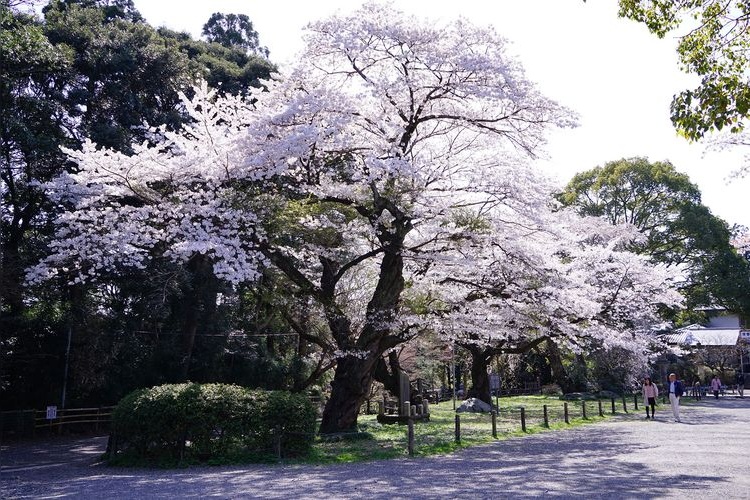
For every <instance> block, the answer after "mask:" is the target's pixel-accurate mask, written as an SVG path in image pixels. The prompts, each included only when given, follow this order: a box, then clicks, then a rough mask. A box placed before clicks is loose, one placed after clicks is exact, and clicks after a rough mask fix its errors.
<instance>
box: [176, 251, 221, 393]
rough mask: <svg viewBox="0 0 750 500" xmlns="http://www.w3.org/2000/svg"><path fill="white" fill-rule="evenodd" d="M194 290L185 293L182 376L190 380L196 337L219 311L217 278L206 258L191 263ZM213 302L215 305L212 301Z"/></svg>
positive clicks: (183, 304) (198, 256)
mask: <svg viewBox="0 0 750 500" xmlns="http://www.w3.org/2000/svg"><path fill="white" fill-rule="evenodd" d="M187 267H188V271H189V272H190V274H191V276H190V287H189V288H188V289H187V290H185V295H184V297H183V300H182V303H181V308H182V317H183V322H182V342H181V343H182V346H181V347H182V353H181V354H182V359H181V366H180V377H181V379H182V380H188V378H189V377H190V364H191V361H192V358H193V350H194V347H195V336H196V334H197V333H198V326H199V325H200V324H201V323H203V324H205V323H206V321H207V320H208V319H209V318H210V317H211V316H212V314H213V312H214V310H215V308H216V291H215V284H216V278H215V277H214V276H213V269H212V266H211V262H210V261H209V260H208V259H207V258H206V257H205V256H204V255H196V256H194V257H193V258H192V259H190V261H189V262H188V266H187ZM212 300H213V303H212V302H211V301H212Z"/></svg>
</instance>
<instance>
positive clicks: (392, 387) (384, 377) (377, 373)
mask: <svg viewBox="0 0 750 500" xmlns="http://www.w3.org/2000/svg"><path fill="white" fill-rule="evenodd" d="M400 369H401V365H400V363H399V362H398V354H396V353H395V352H394V351H391V352H389V353H388V361H387V362H386V360H385V358H384V357H382V356H381V357H380V358H378V361H377V363H376V364H375V370H374V372H373V378H374V379H375V380H376V381H377V382H380V383H381V384H383V387H384V388H385V390H386V391H388V392H390V393H391V394H393V395H397V394H398V391H399V385H398V383H399V377H398V371H399V370H400Z"/></svg>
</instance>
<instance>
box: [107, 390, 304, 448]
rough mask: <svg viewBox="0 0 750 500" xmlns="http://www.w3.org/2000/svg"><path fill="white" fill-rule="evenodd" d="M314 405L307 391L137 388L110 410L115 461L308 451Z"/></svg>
mask: <svg viewBox="0 0 750 500" xmlns="http://www.w3.org/2000/svg"><path fill="white" fill-rule="evenodd" d="M315 418H316V411H315V408H314V407H313V405H312V403H310V401H309V400H308V399H307V398H306V397H305V396H303V395H299V394H297V395H295V394H290V393H288V392H281V391H261V390H248V389H245V388H242V387H239V386H235V385H222V384H204V385H200V384H192V383H187V384H176V385H162V386H157V387H151V388H149V389H140V390H137V391H135V392H133V393H131V394H128V395H127V396H126V397H124V398H123V399H122V401H120V403H119V404H118V405H117V407H116V408H115V410H114V412H113V415H112V434H113V440H114V441H113V443H112V444H115V446H116V447H117V450H118V451H117V453H120V454H122V457H118V455H117V454H115V453H112V454H111V455H110V457H109V459H110V461H114V462H117V461H122V460H123V457H124V458H125V459H127V460H129V461H137V460H139V459H140V460H144V459H150V460H155V461H161V462H164V461H167V460H170V459H171V460H180V461H195V460H201V461H206V460H214V461H221V460H229V459H231V458H232V457H237V456H242V455H245V456H248V455H256V456H257V457H264V456H266V457H267V456H269V455H270V456H276V454H277V453H278V452H279V451H281V453H283V454H284V456H296V455H301V454H304V453H306V452H307V451H308V450H309V449H310V446H311V444H312V442H313V440H314V437H315Z"/></svg>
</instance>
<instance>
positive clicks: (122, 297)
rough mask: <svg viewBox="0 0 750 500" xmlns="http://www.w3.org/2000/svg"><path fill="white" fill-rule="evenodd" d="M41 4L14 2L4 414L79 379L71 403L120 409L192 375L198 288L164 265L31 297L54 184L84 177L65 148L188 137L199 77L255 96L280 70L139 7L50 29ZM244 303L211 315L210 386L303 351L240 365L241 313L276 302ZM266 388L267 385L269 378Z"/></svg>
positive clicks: (5, 15)
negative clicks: (229, 343)
mask: <svg viewBox="0 0 750 500" xmlns="http://www.w3.org/2000/svg"><path fill="white" fill-rule="evenodd" d="M27 4H29V5H31V2H10V3H8V2H0V23H1V24H2V29H0V281H1V285H0V401H1V403H0V406H2V407H3V408H4V409H11V408H28V407H39V406H44V405H45V404H49V403H53V402H58V403H59V402H61V401H60V397H61V389H62V387H63V386H64V385H65V384H66V382H67V381H68V380H67V379H69V381H70V384H69V386H70V387H69V389H70V390H68V392H67V399H68V401H67V402H65V403H68V404H69V403H70V402H71V401H72V402H75V404H85V403H86V402H93V403H104V404H106V403H112V402H114V401H116V400H117V399H118V398H119V397H121V396H122V395H123V394H124V393H125V392H128V391H130V390H132V389H133V388H134V387H139V386H143V385H152V384H154V383H159V382H162V381H167V380H175V379H177V378H179V377H178V374H179V373H180V370H181V366H182V363H181V362H180V361H181V360H180V359H179V356H175V354H174V353H176V352H177V353H178V352H180V351H179V349H175V345H179V342H178V340H179V336H177V335H175V330H176V329H177V328H179V323H178V322H176V321H175V320H174V318H175V317H179V316H180V315H181V314H182V312H183V310H184V308H185V307H187V306H186V305H185V304H186V303H188V304H189V302H190V301H186V300H185V297H189V296H190V287H191V284H190V280H189V279H188V278H187V277H186V272H184V271H183V270H181V269H179V268H176V267H174V266H166V265H160V266H156V267H154V268H151V269H148V270H140V271H138V272H129V273H123V274H119V275H118V276H117V277H116V279H113V280H110V281H109V282H108V283H107V286H106V287H101V288H92V287H90V286H88V285H77V286H73V285H68V284H66V283H60V284H59V286H42V287H29V286H28V284H27V283H25V273H26V269H27V268H28V267H29V266H31V265H33V264H34V263H35V262H38V261H39V259H40V258H41V257H42V256H43V255H45V254H47V253H48V251H49V249H48V245H49V243H50V242H51V238H52V235H53V227H52V221H53V220H54V219H55V218H56V217H57V216H58V214H59V210H60V208H61V207H59V206H56V205H55V204H54V203H52V202H51V201H50V199H49V198H48V196H47V195H46V193H45V192H44V190H43V189H41V188H40V183H45V182H47V181H49V180H51V179H53V178H54V177H56V176H58V175H60V174H61V173H63V172H66V171H70V170H71V169H74V168H75V166H74V165H73V164H72V163H71V162H69V161H68V160H67V158H66V155H65V154H64V153H63V151H62V150H61V149H60V148H61V147H69V148H73V149H77V148H80V146H81V143H82V141H83V140H84V138H90V139H93V140H96V141H97V142H98V143H100V144H102V145H106V146H108V147H110V148H113V149H115V150H118V151H123V152H125V153H129V152H131V151H132V150H131V144H133V143H140V142H142V141H144V140H147V139H148V137H149V134H148V130H147V128H144V127H143V124H144V122H153V123H162V124H164V125H165V126H166V127H167V128H169V129H177V128H180V127H181V126H182V124H183V123H184V121H185V120H186V119H187V114H186V112H185V110H184V109H183V108H182V104H181V102H180V99H179V95H178V90H184V91H186V92H189V91H190V89H191V85H192V82H195V81H196V79H197V78H198V77H201V78H205V79H206V80H207V81H208V82H209V83H210V84H213V85H219V83H220V82H221V87H222V91H224V92H227V93H242V92H245V91H246V89H247V87H248V86H251V85H258V84H259V79H260V78H266V77H268V75H269V74H270V72H271V71H272V70H273V66H272V65H271V63H269V62H268V61H267V60H265V59H263V58H261V57H258V56H253V55H249V54H247V53H246V52H245V51H244V50H240V49H236V48H226V47H223V46H221V45H219V44H217V43H208V42H204V41H200V40H193V39H191V38H190V36H189V35H186V34H178V33H174V32H169V31H166V30H160V31H157V30H155V29H154V28H152V27H151V26H149V25H148V24H146V23H145V22H144V21H143V19H142V17H141V16H140V14H138V12H137V10H135V8H134V6H133V3H132V2H131V1H129V0H113V1H99V0H66V1H58V0H54V1H51V2H50V3H49V4H48V5H47V6H46V7H45V8H44V9H43V12H44V18H42V19H40V18H38V17H36V16H35V15H33V14H32V13H25V12H24V10H23V9H24V8H25V7H27ZM218 292H219V290H215V293H218ZM258 295H260V294H258ZM232 298H233V299H234V300H226V301H225V302H224V304H223V305H219V306H216V305H214V306H213V307H207V308H206V309H205V311H203V316H204V317H211V318H213V321H212V325H213V328H212V329H211V330H207V331H204V332H203V333H205V334H206V337H203V338H202V340H201V341H199V342H198V347H197V349H198V350H199V351H200V363H199V367H200V370H198V371H199V373H195V374H194V375H195V376H196V377H197V378H198V379H205V375H204V373H205V372H206V371H212V372H217V374H216V375H213V376H215V377H217V378H213V380H216V379H219V380H231V379H232V378H233V377H234V378H243V379H245V380H247V379H248V376H247V375H246V374H245V373H244V372H245V370H244V368H243V366H244V365H246V364H247V363H245V361H244V360H246V359H249V358H258V357H261V358H262V357H264V356H266V354H269V356H267V357H271V358H272V357H274V356H275V355H276V353H277V352H278V351H277V349H276V347H281V351H282V354H283V356H287V357H289V354H288V353H289V351H290V350H292V351H293V350H294V347H293V346H290V344H291V343H290V342H288V340H289V339H283V340H282V341H281V342H276V343H275V346H274V348H272V349H268V348H267V346H265V345H260V344H263V343H264V342H259V341H261V340H264V339H261V338H260V337H258V338H256V339H255V340H250V341H247V342H244V343H243V344H242V345H240V346H238V345H237V343H236V342H235V343H234V344H235V345H234V346H233V349H232V354H231V358H230V359H227V358H229V356H228V355H226V354H225V353H223V352H222V351H223V348H224V344H225V343H226V339H227V333H228V330H230V329H231V328H232V326H235V327H236V326H237V325H239V324H240V323H242V324H243V325H247V324H248V323H250V322H251V321H248V320H247V319H246V318H243V319H242V320H241V321H240V320H239V318H238V317H237V314H236V311H237V309H238V308H239V309H244V310H251V309H253V308H255V307H261V305H260V304H261V303H262V301H258V300H257V296H251V295H250V294H249V293H247V292H246V293H241V294H238V295H235V296H233V297H232ZM213 303H214V304H215V303H216V300H215V297H214V300H213ZM262 307H265V306H262ZM263 321H264V322H265V321H266V320H265V318H264V319H263ZM258 322H260V321H258ZM275 326H276V325H274V327H275ZM219 333H222V335H221V336H220V337H219V336H216V337H214V336H213V335H218V334H219ZM264 333H271V334H272V333H276V332H275V331H274V329H273V328H270V329H269V330H267V331H266V332H264ZM68 342H70V349H69V350H68V349H67V344H68ZM67 352H69V354H66V353H67ZM175 358H177V359H175ZM66 366H67V368H66ZM305 371H306V370H305V369H302V370H301V371H300V373H302V375H301V376H302V377H304V376H306V375H304V373H305ZM66 373H67V374H68V377H67V379H66V377H65V374H66ZM298 378H299V377H298ZM30 380H34V381H36V382H37V383H30V382H29V381H30ZM252 384H253V385H264V382H263V380H262V377H261V378H258V377H256V378H255V379H254V380H252Z"/></svg>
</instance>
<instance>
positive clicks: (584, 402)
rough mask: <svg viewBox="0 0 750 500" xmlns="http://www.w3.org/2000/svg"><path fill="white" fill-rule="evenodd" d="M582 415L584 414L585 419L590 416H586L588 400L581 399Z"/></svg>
mask: <svg viewBox="0 0 750 500" xmlns="http://www.w3.org/2000/svg"><path fill="white" fill-rule="evenodd" d="M581 415H583V418H584V420H587V419H588V417H587V416H586V400H585V399H584V400H582V401H581Z"/></svg>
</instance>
